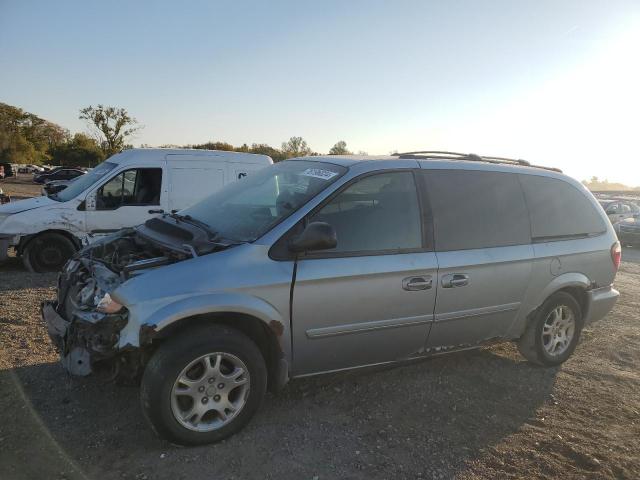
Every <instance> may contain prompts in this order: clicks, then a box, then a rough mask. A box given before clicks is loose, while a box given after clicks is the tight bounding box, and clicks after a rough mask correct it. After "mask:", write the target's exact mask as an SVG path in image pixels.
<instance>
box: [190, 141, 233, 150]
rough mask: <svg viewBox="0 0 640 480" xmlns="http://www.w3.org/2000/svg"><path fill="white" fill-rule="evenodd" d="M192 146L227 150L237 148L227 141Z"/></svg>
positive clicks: (201, 148)
mask: <svg viewBox="0 0 640 480" xmlns="http://www.w3.org/2000/svg"><path fill="white" fill-rule="evenodd" d="M191 148H195V149H198V150H223V151H225V152H233V151H234V150H236V149H235V148H234V147H233V145H231V144H230V143H227V142H207V143H201V144H200V145H193V146H192V147H191Z"/></svg>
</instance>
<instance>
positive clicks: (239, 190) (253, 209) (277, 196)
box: [180, 161, 347, 242]
mask: <svg viewBox="0 0 640 480" xmlns="http://www.w3.org/2000/svg"><path fill="white" fill-rule="evenodd" d="M346 171H347V169H346V168H344V167H340V166H338V165H333V164H330V163H321V162H306V161H289V162H281V163H277V164H275V165H272V166H269V167H265V168H263V169H261V170H259V171H258V172H256V173H254V174H252V175H250V176H248V177H246V178H243V179H241V180H238V181H236V182H233V183H231V184H229V185H227V186H226V187H224V188H222V189H221V190H218V191H217V192H216V193H214V194H213V195H211V196H209V197H207V198H205V199H204V200H202V201H201V202H199V203H197V204H195V205H194V206H192V207H189V208H187V209H185V210H182V211H181V212H180V214H181V215H189V216H191V217H193V218H195V219H197V220H200V221H201V222H203V223H205V224H207V225H208V226H209V227H210V228H211V230H213V231H214V232H215V233H216V234H217V236H219V237H221V238H225V239H228V240H232V241H236V242H249V241H253V240H255V239H257V238H258V237H260V236H261V235H263V234H264V233H266V232H267V231H269V230H270V229H271V228H272V227H274V226H275V225H277V224H278V223H280V222H281V221H282V220H284V219H285V218H286V217H288V216H289V215H291V214H292V213H293V212H295V211H296V210H297V209H298V208H300V207H301V206H303V205H304V204H305V203H307V202H308V201H309V200H310V199H312V198H313V197H314V196H316V195H317V194H318V193H319V192H320V191H322V190H324V189H325V188H326V187H327V186H329V185H330V184H332V183H333V182H334V181H336V180H337V179H338V178H340V176H342V175H343V174H344V173H345V172H346Z"/></svg>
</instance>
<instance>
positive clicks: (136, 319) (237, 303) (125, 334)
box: [114, 292, 289, 351]
mask: <svg viewBox="0 0 640 480" xmlns="http://www.w3.org/2000/svg"><path fill="white" fill-rule="evenodd" d="M114 298H115V297H114ZM207 313H241V314H245V315H250V316H252V317H255V318H257V319H259V320H260V321H262V322H264V324H265V326H266V327H267V328H269V329H271V330H273V331H275V332H276V333H279V335H277V336H278V341H279V342H280V344H281V347H282V349H283V351H287V350H289V349H288V348H287V345H288V344H289V340H288V335H289V332H288V328H287V327H288V322H286V321H285V319H284V318H283V316H282V314H281V313H280V312H279V311H278V310H277V309H276V308H274V307H273V305H271V304H270V303H268V302H266V301H264V300H263V299H261V298H258V297H254V296H251V295H246V294H243V293H237V292H219V293H210V294H201V295H195V296H189V297H182V298H179V299H177V300H175V301H172V302H171V303H168V304H165V305H163V306H162V307H160V308H159V309H157V310H155V311H153V312H149V311H148V307H147V306H146V305H145V304H139V305H132V306H131V307H130V310H129V322H128V324H127V326H126V327H125V328H124V329H123V330H122V331H121V335H120V342H119V348H124V347H126V346H129V345H130V346H134V347H138V346H140V329H141V328H146V329H152V330H153V331H155V332H160V331H161V330H163V329H165V328H167V327H168V326H169V325H171V324H173V323H175V322H177V321H179V320H182V319H184V318H188V317H193V316H195V315H202V314H207ZM285 337H286V338H285Z"/></svg>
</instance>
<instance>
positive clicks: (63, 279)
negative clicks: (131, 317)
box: [42, 215, 233, 376]
mask: <svg viewBox="0 0 640 480" xmlns="http://www.w3.org/2000/svg"><path fill="white" fill-rule="evenodd" d="M189 220H190V219H189V218H187V219H186V220H184V219H183V217H180V216H177V215H166V216H164V217H162V218H155V219H151V220H149V221H147V222H146V224H144V225H141V226H139V227H137V228H129V229H124V230H121V231H119V232H117V233H116V234H113V235H110V236H108V237H105V238H103V239H101V240H98V241H96V242H95V243H93V244H91V245H89V246H87V247H86V248H85V249H83V250H82V251H81V252H79V253H78V254H77V255H76V256H74V257H73V258H72V259H71V260H70V261H69V262H68V263H67V265H66V266H65V268H64V270H63V271H62V272H61V273H60V276H59V277H58V298H57V301H49V302H44V303H43V305H42V316H43V318H44V320H45V321H46V323H47V327H48V330H49V335H50V337H51V338H52V340H53V342H54V344H55V345H56V347H57V349H58V351H59V353H60V355H61V359H62V363H63V365H64V366H65V368H66V369H67V370H68V371H69V372H70V373H72V374H74V375H80V376H85V375H88V374H89V373H91V372H92V371H94V370H95V369H96V367H98V366H106V367H108V369H109V370H112V371H113V373H114V374H118V371H119V370H120V369H121V367H122V365H127V368H128V370H129V372H128V374H129V375H133V374H135V371H136V370H137V369H138V368H139V367H140V366H141V363H142V362H143V360H144V359H143V358H140V356H141V355H142V354H143V352H141V351H140V349H139V348H137V347H135V348H134V347H131V348H130V349H128V350H127V349H121V348H119V347H118V342H119V339H120V335H119V333H120V331H121V330H122V329H123V328H124V327H125V326H126V325H127V322H128V311H127V309H126V307H124V306H122V305H119V304H117V303H116V302H115V301H114V300H113V299H112V298H111V296H110V294H111V292H113V291H114V290H115V289H117V288H118V286H120V285H121V284H122V283H123V282H126V281H127V280H128V279H129V278H131V277H133V276H135V275H140V274H142V273H143V272H144V270H148V269H152V268H158V267H161V266H164V265H168V264H170V263H175V262H179V261H182V260H186V259H188V258H193V257H196V256H199V255H202V254H207V253H212V252H215V251H219V250H222V249H225V248H228V247H229V246H231V245H233V243H221V242H214V241H213V240H212V235H211V232H209V231H207V229H206V228H204V227H203V226H200V225H197V224H195V223H193V222H189ZM116 357H117V358H116ZM134 357H135V358H134ZM111 360H114V361H111ZM115 360H117V361H115Z"/></svg>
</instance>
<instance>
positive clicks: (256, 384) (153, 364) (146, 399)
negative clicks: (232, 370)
mask: <svg viewBox="0 0 640 480" xmlns="http://www.w3.org/2000/svg"><path fill="white" fill-rule="evenodd" d="M214 352H215V353H227V354H231V355H234V356H236V357H237V358H239V359H240V360H241V361H242V362H244V364H245V365H246V366H247V368H248V370H249V378H250V381H249V389H248V397H246V401H245V403H244V406H243V407H242V408H241V410H239V412H238V413H237V415H236V416H235V417H233V418H232V419H231V420H230V421H229V423H227V424H225V425H223V426H221V427H220V428H218V429H216V430H211V431H207V432H197V431H194V430H190V429H188V428H186V427H185V426H183V425H182V424H180V423H179V422H178V420H177V419H176V418H175V416H174V414H173V411H172V407H171V403H172V402H171V399H172V396H171V395H172V389H173V386H174V382H175V381H176V380H177V378H178V376H179V375H180V373H181V372H182V371H183V369H185V368H186V367H187V366H188V365H189V364H190V363H191V362H193V361H194V360H195V359H197V358H199V357H200V356H202V355H206V354H208V353H214ZM266 390H267V367H266V365H265V361H264V357H263V356H262V353H261V352H260V350H259V349H258V347H257V346H256V344H255V343H254V342H253V341H252V340H251V339H249V338H248V337H247V336H246V335H244V334H242V333H241V332H239V331H237V330H235V329H232V328H229V327H226V326H221V325H210V326H205V327H201V326H199V327H195V328H193V329H189V330H187V331H185V332H183V333H182V334H181V335H179V336H177V337H175V338H172V339H170V340H167V341H166V342H165V343H163V344H161V345H160V347H159V348H158V350H157V351H156V352H155V353H154V355H153V357H151V360H150V361H149V363H148V364H147V366H146V369H145V371H144V374H143V377H142V383H141V385H140V400H141V403H142V411H143V412H144V415H145V417H146V418H147V420H148V421H149V423H150V425H151V427H152V428H153V430H154V431H155V432H156V434H157V435H158V436H160V437H162V438H164V439H166V440H169V441H170V442H172V443H176V444H179V445H202V444H207V443H213V442H218V441H220V440H223V439H225V438H227V437H229V436H231V435H233V434H234V433H236V432H238V431H239V430H241V429H242V428H243V427H244V426H245V425H246V424H247V423H248V422H249V420H250V419H251V417H253V415H254V414H255V412H256V411H257V410H258V408H259V407H260V404H261V403H262V400H263V398H264V394H265V392H266Z"/></svg>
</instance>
